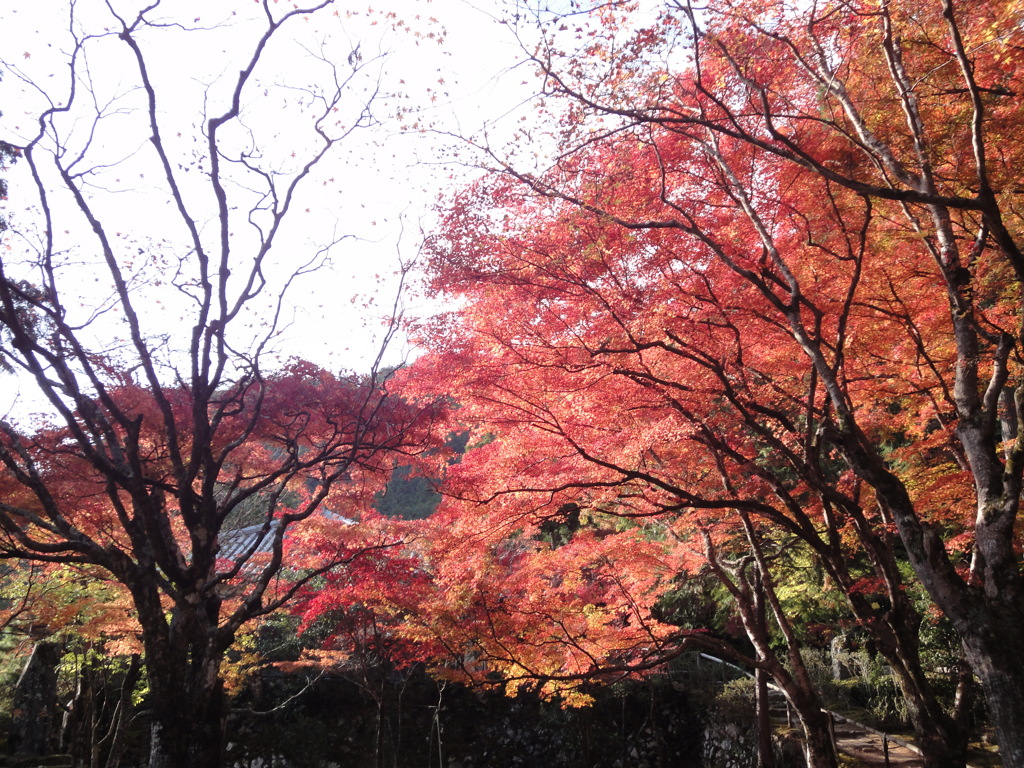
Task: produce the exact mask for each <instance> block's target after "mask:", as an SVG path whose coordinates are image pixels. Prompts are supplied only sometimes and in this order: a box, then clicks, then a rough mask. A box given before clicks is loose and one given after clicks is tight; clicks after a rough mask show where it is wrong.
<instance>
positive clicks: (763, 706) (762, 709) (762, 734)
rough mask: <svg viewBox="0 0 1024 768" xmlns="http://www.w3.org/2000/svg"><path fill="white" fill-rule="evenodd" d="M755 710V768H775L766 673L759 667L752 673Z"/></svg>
mask: <svg viewBox="0 0 1024 768" xmlns="http://www.w3.org/2000/svg"><path fill="white" fill-rule="evenodd" d="M754 685H755V688H754V691H755V699H754V703H755V708H756V711H757V768H775V753H774V751H773V749H772V713H771V702H770V701H769V700H768V673H767V672H765V671H764V670H763V669H761V668H760V667H759V668H758V669H756V670H755V671H754Z"/></svg>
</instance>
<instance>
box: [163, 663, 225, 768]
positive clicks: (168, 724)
mask: <svg viewBox="0 0 1024 768" xmlns="http://www.w3.org/2000/svg"><path fill="white" fill-rule="evenodd" d="M218 667H219V664H218ZM157 675H158V676H159V677H161V678H162V680H161V681H160V682H159V683H156V684H154V676H153V674H152V672H151V677H150V695H151V697H152V700H153V708H152V711H153V722H152V725H151V726H150V748H149V768H221V764H222V757H223V749H224V727H225V722H226V706H225V696H224V688H223V684H222V683H221V681H220V679H219V678H217V677H215V678H214V684H213V685H212V686H211V685H209V684H207V683H206V682H205V681H204V680H197V679H196V677H193V675H192V674H191V670H190V672H189V673H187V674H185V675H181V676H176V675H167V674H166V672H165V671H163V670H161V671H158V672H157ZM204 677H205V676H204ZM197 683H199V684H198V685H197Z"/></svg>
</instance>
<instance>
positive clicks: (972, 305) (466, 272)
mask: <svg viewBox="0 0 1024 768" xmlns="http://www.w3.org/2000/svg"><path fill="white" fill-rule="evenodd" d="M1019 13H1020V9H1019V8H1018V7H1017V5H1016V4H1014V3H1003V2H986V3H982V4H971V6H970V7H969V8H968V7H967V6H966V5H963V6H961V5H959V4H956V3H952V2H930V3H929V2H901V3H888V4H879V3H874V2H834V3H826V4H815V5H813V6H810V7H805V6H794V7H790V6H788V5H786V4H782V3H761V2H758V3H744V2H730V1H728V0H723V2H715V3H712V4H710V6H709V7H708V8H707V9H706V10H703V9H702V10H701V11H697V10H696V9H694V8H691V7H690V5H689V4H687V3H680V4H677V5H676V6H675V7H674V8H672V9H669V10H668V11H666V12H665V13H664V14H662V16H661V17H660V18H659V19H658V21H657V22H656V23H654V24H653V25H652V26H650V27H649V28H646V29H641V30H638V31H635V33H625V32H624V30H628V29H630V28H631V24H630V21H629V18H628V15H619V12H618V11H616V10H615V9H611V8H608V7H603V8H602V9H600V10H598V11H596V12H595V16H594V18H595V22H594V24H595V26H594V27H592V28H591V29H592V30H593V29H596V30H597V31H596V32H592V33H590V34H589V35H582V36H581V39H582V40H583V42H580V43H578V44H574V42H573V40H572V39H571V38H570V37H569V35H570V34H571V28H570V27H567V26H564V25H563V26H562V27H561V28H558V29H557V31H554V29H553V30H552V32H551V34H550V35H549V36H548V37H546V38H545V39H544V40H543V41H542V43H541V44H540V45H539V46H537V47H536V48H535V49H534V50H535V52H534V53H533V60H534V63H535V64H536V65H537V67H538V69H539V70H540V72H541V74H542V77H543V78H544V88H545V91H546V96H547V97H548V110H549V114H550V115H551V117H552V121H553V125H554V126H556V127H555V128H553V130H557V136H558V142H559V152H558V154H557V159H556V160H555V161H554V162H553V164H552V166H551V167H550V168H549V169H547V170H546V171H544V172H540V173H538V172H533V171H530V170H528V169H525V168H524V169H520V168H518V167H517V166H516V164H515V161H514V160H508V159H506V157H505V156H504V155H503V154H502V153H501V152H499V151H498V150H496V149H495V148H492V147H490V146H487V145H480V146H479V149H480V150H481V155H482V157H483V160H482V162H483V163H484V164H489V165H490V166H491V167H492V168H493V170H494V173H493V174H491V175H489V176H487V177H485V178H483V179H482V180H481V181H479V182H478V183H477V184H476V185H475V186H473V187H472V188H470V189H467V190H465V191H463V192H462V193H460V194H459V195H457V196H456V197H455V198H454V199H452V200H451V201H450V202H449V203H448V205H447V206H446V209H445V213H444V222H443V226H442V227H441V229H440V231H439V232H438V234H437V235H436V236H435V238H434V239H433V240H432V242H431V260H430V262H429V265H428V272H429V275H428V281H429V282H428V284H429V289H430V290H431V291H440V292H442V293H444V294H445V295H447V296H449V297H452V298H453V299H455V300H456V303H455V306H457V307H458V309H455V310H453V311H452V312H451V313H450V314H448V315H445V316H443V317H441V318H436V319H434V320H433V321H429V322H425V323H424V324H423V325H422V326H421V328H420V333H421V338H422V339H423V340H424V341H425V343H427V344H428V345H430V347H431V350H432V351H431V354H430V355H428V356H427V357H425V358H424V359H423V360H421V361H419V362H418V363H417V373H418V374H419V376H418V379H419V381H413V382H412V387H413V388H414V389H415V388H419V391H422V392H424V393H426V392H428V391H445V392H450V393H452V395H453V397H454V398H455V399H456V400H457V401H458V403H459V407H458V408H457V409H453V411H452V415H451V418H452V422H453V423H454V424H458V425H459V426H460V427H468V428H470V429H471V430H472V431H473V435H474V438H472V439H471V442H472V440H476V441H478V442H481V443H486V445H485V446H484V447H481V448H479V449H477V450H472V451H469V452H468V453H467V456H466V458H465V459H464V461H463V462H462V464H461V465H459V466H458V467H457V468H454V469H453V470H452V471H451V472H450V473H449V476H448V481H447V484H446V490H447V492H448V493H449V494H450V495H451V497H452V498H451V499H450V500H449V501H448V502H446V505H447V506H446V507H444V508H443V509H444V510H447V514H450V515H457V516H461V517H463V518H465V519H467V520H470V521H473V522H471V523H468V524H470V525H473V524H474V523H475V524H476V527H475V528H474V530H478V531H483V532H484V533H482V534H481V533H478V534H477V535H482V536H483V537H484V538H485V539H486V536H487V534H488V533H489V532H490V531H494V530H498V529H500V528H501V526H504V527H505V529H506V530H512V529H525V530H527V531H529V530H531V529H532V528H533V527H535V526H537V525H539V524H540V521H542V520H544V519H545V518H547V517H549V516H551V515H554V514H556V513H557V510H559V509H560V508H563V506H564V505H566V504H575V505H578V507H580V508H581V509H583V510H586V511H587V514H593V515H608V516H612V517H616V518H618V519H619V520H620V521H621V526H620V528H619V529H618V530H615V531H614V532H612V533H611V536H610V538H611V540H612V541H614V540H616V539H621V540H622V541H623V542H626V541H629V539H628V538H625V537H632V536H636V535H637V532H638V531H643V534H642V535H643V536H644V537H646V539H647V540H648V541H649V542H659V543H661V544H662V546H663V552H673V553H677V554H676V557H678V556H679V555H678V553H681V552H687V553H689V554H688V555H687V558H689V559H688V561H687V563H688V564H687V565H678V566H675V567H678V568H680V569H681V570H682V571H685V570H686V569H687V568H689V569H691V571H692V570H697V571H699V570H700V568H701V566H699V565H696V564H695V560H694V553H696V556H697V559H700V558H701V557H702V558H703V559H704V562H705V566H703V567H705V568H709V569H710V570H711V571H713V572H714V573H716V574H717V575H718V576H719V577H720V578H721V579H722V580H723V583H724V584H726V585H727V586H728V587H729V591H730V592H731V593H732V595H733V597H734V598H735V599H736V600H737V603H738V604H739V605H741V609H740V610H741V612H743V611H744V609H743V608H742V605H746V607H747V609H748V610H746V612H745V613H744V623H745V629H746V632H747V634H748V637H749V639H750V641H751V642H752V643H753V644H754V646H755V655H756V657H757V663H758V664H759V665H763V666H764V667H765V668H767V669H770V670H775V671H773V674H777V675H779V676H784V674H785V673H784V672H783V671H782V667H784V666H786V665H784V664H781V663H780V661H781V660H779V659H777V658H776V657H775V656H774V651H773V650H772V647H771V646H772V645H773V644H772V642H769V641H768V639H767V636H765V637H762V635H764V634H765V633H766V632H767V635H778V636H781V637H783V638H785V645H784V646H783V647H784V648H785V649H786V650H785V651H784V654H783V655H785V656H788V659H789V665H788V668H789V670H791V671H793V674H794V675H795V677H796V679H795V680H794V681H792V685H790V683H788V682H787V683H785V684H784V685H783V687H784V688H786V690H787V694H788V695H790V696H791V699H793V700H794V702H795V701H796V700H798V699H800V698H801V697H804V696H805V695H807V696H810V695H812V694H813V691H810V690H809V689H808V688H807V686H806V685H805V682H806V681H801V680H800V679H799V678H800V677H801V672H800V670H799V663H798V659H799V651H798V647H799V645H800V642H801V639H800V633H799V631H797V628H796V627H795V623H799V616H789V615H787V614H786V611H785V607H784V606H783V605H782V603H781V602H780V601H779V600H778V599H777V593H775V589H774V582H775V581H776V579H777V578H779V577H780V576H781V575H782V574H781V572H780V568H782V564H783V563H784V562H785V552H786V551H787V550H788V549H789V548H791V547H794V546H798V547H800V548H806V551H808V552H809V553H810V554H811V555H812V556H813V557H814V558H815V560H816V562H818V563H819V564H820V567H821V568H822V569H823V570H824V572H825V573H826V574H827V575H828V578H829V580H830V582H831V583H832V584H834V585H835V586H836V587H838V589H839V590H840V592H841V593H842V594H843V595H844V596H845V600H846V601H847V604H848V610H849V611H850V612H851V613H852V615H853V617H855V619H856V621H857V622H859V623H860V624H861V626H863V627H864V628H865V630H866V631H868V632H870V633H871V634H872V636H873V637H874V638H876V640H877V641H878V642H879V644H880V647H881V648H882V650H883V653H885V654H886V658H887V661H889V663H890V664H892V666H893V668H894V675H896V677H897V678H898V679H899V684H900V688H901V691H902V693H903V694H904V696H905V697H906V698H907V700H908V702H910V710H911V716H912V719H914V721H915V725H916V726H917V728H918V734H919V738H920V739H921V740H922V744H923V745H924V748H925V751H926V761H929V764H935V765H939V764H949V761H950V760H953V761H955V760H958V759H959V760H962V759H963V758H962V751H961V750H962V741H961V739H962V734H959V733H958V726H957V725H956V724H955V723H954V721H953V718H951V716H950V715H949V714H948V713H946V712H943V711H942V709H941V707H939V706H938V705H937V704H936V701H935V694H934V691H932V690H931V688H930V684H929V682H928V681H927V679H926V676H925V675H924V673H923V669H922V667H921V663H920V658H919V649H918V639H917V626H919V623H920V618H921V617H920V614H919V613H918V609H917V608H916V607H915V606H914V605H913V604H912V600H910V598H909V594H910V592H911V591H912V589H914V588H915V587H914V585H913V584H908V582H907V572H906V569H905V568H903V566H902V563H904V562H906V563H908V564H909V565H910V566H912V568H913V571H914V573H915V577H916V579H919V580H920V583H921V584H922V585H923V587H924V588H925V589H926V590H927V592H928V593H929V595H930V596H931V598H932V599H933V600H934V601H935V602H936V604H937V605H938V606H939V608H940V609H941V610H942V611H943V612H945V614H946V616H947V617H948V618H949V619H950V620H951V621H952V622H953V624H954V625H955V626H956V627H957V629H958V630H959V632H960V634H961V637H962V638H963V640H964V647H965V649H966V653H967V657H968V659H969V661H970V663H971V664H972V665H973V667H974V669H975V672H976V673H977V674H978V676H979V678H980V679H981V681H982V685H983V687H985V689H986V693H987V695H988V697H989V703H990V705H991V706H992V707H993V711H994V713H995V715H994V719H995V720H996V722H997V723H1001V725H999V729H1000V738H1001V743H1002V746H1003V755H1004V760H1005V761H1007V764H1013V765H1019V764H1021V762H1022V761H1024V753H1022V752H1020V749H1021V747H1020V746H1019V745H1018V744H1017V741H1016V739H1017V735H1016V728H1015V727H1014V726H1012V725H1011V724H1012V723H1013V722H1017V721H1018V720H1019V717H1018V715H1011V714H1008V713H1009V712H1011V711H1013V712H1018V714H1020V713H1021V710H1018V709H1016V707H1018V705H1019V704H1020V703H1021V702H1020V700H1019V697H1018V696H1017V695H1016V694H1010V693H1008V692H1006V691H1005V689H1004V687H1003V686H1004V683H1005V681H1006V680H1008V679H1009V678H1010V677H1012V676H1013V675H1014V674H1015V673H1014V672H1013V671H1012V669H1013V668H1014V664H1013V663H1012V662H1011V661H1010V658H1009V656H1004V652H1005V649H1006V648H1009V647H1011V646H1013V647H1017V646H1016V645H1015V644H1016V643H1018V638H1019V637H1020V636H1021V635H1020V630H1021V629H1022V628H1024V625H1021V624H1020V621H1021V620H1024V615H1021V614H1020V611H1019V607H1020V604H1021V603H1020V598H1021V596H1022V594H1024V593H1022V591H1021V583H1020V576H1021V574H1020V572H1019V542H1018V540H1017V536H1016V534H1015V533H1014V527H1015V526H1014V521H1015V520H1016V517H1017V513H1018V506H1019V495H1020V479H1021V450H1022V447H1024V443H1022V434H1024V433H1022V432H1021V431H1020V427H1019V425H1020V424H1021V421H1020V418H1019V416H1020V414H1019V409H1020V396H1019V393H1020V391H1021V390H1020V389H1019V387H1020V386H1021V385H1020V373H1021V369H1020V362H1019V354H1020V353H1019V346H1018V345H1019V341H1020V337H1021V325H1020V323H1021V312H1020V307H1021V299H1022V297H1021V285H1022V281H1024V260H1022V258H1021V251H1020V247H1019V242H1018V237H1019V231H1020V218H1019V216H1020V211H1019V203H1018V200H1017V191H1018V187H1019V186H1020V180H1019V168H1020V167H1021V166H1020V163H1019V162H1018V154H1019V151H1020V146H1019V141H1016V139H1015V137H1016V133H1018V132H1019V131H1018V128H1019V125H1020V119H1021V114H1020V109H1021V107H1020V100H1019V99H1018V98H1014V94H1017V93H1019V90H1020V82H1019V81H1020V69H1019V66H1020V56H1019V51H1018V47H1019V43H1020V41H1019V35H1020V31H1019V22H1018V17H1019ZM632 28H633V29H635V24H634V25H632ZM630 35H632V36H630ZM665 62H672V63H673V64H674V65H675V66H669V67H668V68H666V66H665ZM524 141H525V139H524ZM480 510H486V511H485V512H483V513H481V511H480ZM608 541H609V540H608V539H604V540H602V544H606V543H607V542H608ZM561 551H562V550H561V549H558V550H552V552H551V553H550V557H551V559H552V560H557V559H558V558H559V557H560V555H559V554H558V553H559V552H561ZM547 556H548V555H547V554H545V555H544V556H543V557H541V556H540V555H537V557H538V558H539V559H541V560H543V559H544V558H546V557H547ZM662 557H666V555H664V554H663V555H662ZM643 562H644V561H643V560H639V561H637V565H636V566H635V567H633V566H631V565H630V564H629V562H628V561H627V562H623V563H621V565H620V566H619V567H618V569H617V570H619V572H621V573H629V574H630V576H631V578H636V577H637V575H638V574H639V573H644V572H645V571H646V567H647V566H646V565H644V564H643ZM744 562H746V563H747V565H744V564H743V563H744ZM566 567H567V569H571V568H572V566H570V565H568V564H567V565H566ZM647 573H650V574H652V573H653V571H649V572H647ZM646 578H651V576H647V577H646ZM550 582H551V579H550V578H548V579H546V580H545V578H543V577H540V576H538V577H537V579H536V580H535V583H536V584H537V585H538V586H537V587H536V589H538V590H544V589H546V588H547V586H548V584H550ZM497 583H498V582H497V581H495V584H497ZM648 583H653V582H648ZM666 583H667V582H664V581H663V582H662V585H663V586H662V587H661V588H664V585H665V584H666ZM759 591H760V594H762V596H763V598H760V599H763V602H761V603H759V598H758V597H757V595H758V594H759ZM758 605H760V606H761V607H760V608H758ZM758 611H761V613H760V614H758ZM765 612H766V613H765ZM758 615H761V616H762V617H763V616H764V615H767V616H768V617H769V618H768V619H767V622H766V623H765V621H764V620H763V618H762V619H758V618H757V617H758ZM489 626H490V627H491V628H493V626H494V625H493V624H491V625H489ZM1011 626H1013V627H1017V628H1016V629H1010V627H1011ZM983 627H984V628H983ZM578 631H579V632H580V634H581V635H582V634H585V630H583V629H582V628H581V629H579V630H578ZM506 636H507V637H514V636H515V635H514V634H508V633H506ZM996 636H998V637H1000V638H1001V639H1000V640H999V641H995V642H989V640H988V638H994V637H996ZM510 642H511V640H510ZM609 647H610V646H609ZM774 647H775V648H778V647H779V646H778V644H775V646H774ZM617 652H618V651H614V652H611V653H609V654H607V655H601V654H596V653H595V659H599V660H600V663H611V664H613V663H614V658H615V655H616V653H617ZM595 666H599V664H598V665H595ZM996 668H998V671H996ZM566 669H577V668H574V667H573V666H572V664H567V666H566ZM1015 702H1016V703H1015ZM804 704H806V706H805V707H803V706H798V709H803V710H804V711H805V712H806V713H807V715H808V717H811V718H813V713H814V712H815V711H817V709H818V707H817V705H816V704H815V703H814V702H813V701H811V700H810V699H807V700H806V701H805V702H804ZM1000 712H1003V713H1007V714H1005V715H1004V714H999V713H1000ZM807 725H808V724H807V723H806V722H805V726H807ZM817 727H818V726H817V725H816V726H814V727H813V728H811V727H808V728H807V730H808V738H809V739H811V738H812V737H811V732H812V731H813V730H815V728H817ZM814 749H815V746H814V745H812V746H811V751H812V752H813V751H814ZM820 749H821V751H822V756H817V757H816V756H814V755H810V756H809V759H811V758H813V759H815V760H819V759H820V760H821V761H822V762H821V764H828V763H829V761H830V758H829V757H828V756H827V755H826V754H825V753H827V752H828V751H829V749H830V748H829V746H828V745H827V744H821V745H820Z"/></svg>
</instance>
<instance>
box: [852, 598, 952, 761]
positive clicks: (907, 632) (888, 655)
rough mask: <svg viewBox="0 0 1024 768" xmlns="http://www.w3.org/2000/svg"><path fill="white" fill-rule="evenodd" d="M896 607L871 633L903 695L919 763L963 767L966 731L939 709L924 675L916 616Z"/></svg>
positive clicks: (932, 690) (936, 699)
mask: <svg viewBox="0 0 1024 768" xmlns="http://www.w3.org/2000/svg"><path fill="white" fill-rule="evenodd" d="M898 609H899V607H898V606H894V607H893V611H894V613H893V614H891V615H890V616H889V619H890V621H889V622H888V623H886V624H876V625H875V626H874V627H873V631H872V636H873V637H874V638H875V640H876V641H877V643H878V650H879V652H880V653H881V655H882V657H883V658H885V660H886V661H887V662H888V664H889V668H890V669H891V670H892V673H893V677H894V678H895V680H896V684H897V685H898V686H899V689H900V693H902V694H903V699H904V701H905V703H906V705H907V712H908V715H909V717H910V722H911V724H912V725H913V726H914V733H915V736H916V741H917V745H918V747H919V748H920V750H921V758H922V762H923V763H924V766H925V768H962V767H963V765H964V764H965V761H966V750H967V739H966V736H965V732H964V731H963V730H962V729H961V728H959V727H958V724H957V723H956V722H955V721H954V720H953V718H952V717H950V715H949V714H948V713H947V712H946V711H945V710H944V709H943V708H942V705H941V704H940V703H939V701H938V698H937V697H936V695H935V691H934V689H933V688H932V685H931V683H930V682H928V679H927V678H926V677H925V674H924V670H923V669H922V667H921V660H920V656H919V653H918V639H917V626H916V625H917V624H918V622H917V620H916V617H910V616H908V615H907V614H906V612H905V611H903V610H900V612H899V614H897V613H895V611H897V610H898Z"/></svg>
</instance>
